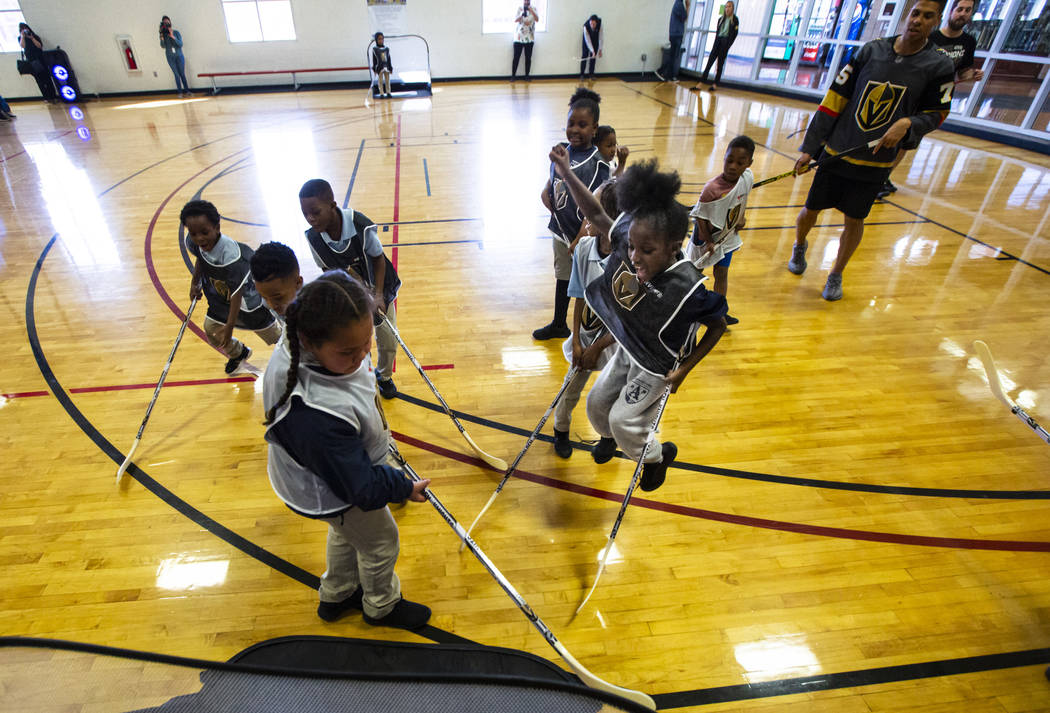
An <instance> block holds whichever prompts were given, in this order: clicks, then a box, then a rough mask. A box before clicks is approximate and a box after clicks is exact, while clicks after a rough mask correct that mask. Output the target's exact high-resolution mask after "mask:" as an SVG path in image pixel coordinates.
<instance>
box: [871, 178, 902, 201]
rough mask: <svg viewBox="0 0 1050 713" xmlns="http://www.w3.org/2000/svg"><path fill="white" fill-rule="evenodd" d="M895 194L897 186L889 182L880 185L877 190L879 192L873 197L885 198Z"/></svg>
mask: <svg viewBox="0 0 1050 713" xmlns="http://www.w3.org/2000/svg"><path fill="white" fill-rule="evenodd" d="M896 192H897V186H895V185H893V184H892V183H890V182H889V181H886V182H885V183H883V184H882V188H880V189H879V192H878V193H876V194H875V197H876V198H885V197H886V196H888V195H889V194H891V193H896Z"/></svg>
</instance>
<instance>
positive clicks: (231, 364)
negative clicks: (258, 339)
mask: <svg viewBox="0 0 1050 713" xmlns="http://www.w3.org/2000/svg"><path fill="white" fill-rule="evenodd" d="M251 355H252V350H251V349H249V348H248V345H247V344H242V345H241V354H240V356H235V357H233V358H232V359H230V360H229V361H227V362H226V373H227V374H232V373H233V372H235V371H237V367H239V366H240V365H241V362H242V361H244V360H245V359H247V358H248V357H250V356H251Z"/></svg>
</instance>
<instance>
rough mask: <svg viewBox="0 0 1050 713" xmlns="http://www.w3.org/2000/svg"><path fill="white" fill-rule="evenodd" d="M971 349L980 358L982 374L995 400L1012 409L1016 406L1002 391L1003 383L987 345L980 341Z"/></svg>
mask: <svg viewBox="0 0 1050 713" xmlns="http://www.w3.org/2000/svg"><path fill="white" fill-rule="evenodd" d="M973 348H974V350H975V351H976V352H977V356H978V357H980V359H981V363H982V364H983V365H984V373H985V374H986V375H987V377H988V386H989V387H990V388H991V390H992V393H993V394H995V398H997V399H999V400H1000V401H1002V402H1003V403H1004V404H1006V405H1007V406H1009V407H1010V408H1011V409H1013V408H1014V407H1015V406H1016V404H1014V402H1013V401H1011V400H1010V397H1009V396H1007V395H1006V392H1005V391H1003V382H1002V381H1000V380H999V369H997V368H996V366H995V359H993V358H992V350H991V349H989V348H988V345H987V344H985V343H984V342H982V341H981V340H980V339H978V340H977V341H975V342H974V343H973Z"/></svg>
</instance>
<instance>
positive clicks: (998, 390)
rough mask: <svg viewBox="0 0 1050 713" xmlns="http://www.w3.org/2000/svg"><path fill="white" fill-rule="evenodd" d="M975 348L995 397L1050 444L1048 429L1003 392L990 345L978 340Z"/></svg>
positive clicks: (974, 344)
mask: <svg viewBox="0 0 1050 713" xmlns="http://www.w3.org/2000/svg"><path fill="white" fill-rule="evenodd" d="M973 348H974V349H975V350H976V351H977V356H979V357H980V358H981V363H982V364H984V371H985V373H986V374H987V375H988V386H989V387H991V389H992V393H993V394H995V397H996V398H997V399H999V400H1000V401H1002V402H1003V403H1004V404H1006V405H1007V406H1008V407H1009V408H1010V413H1012V414H1014V415H1015V416H1017V418H1019V419H1021V420H1022V421H1024V422H1025V424H1026V425H1027V426H1028V427H1029V428H1031V429H1032V430H1033V431H1035V434H1036V435H1037V436H1039V437H1040V438H1042V439H1043V440H1044V441H1045V442H1046V443H1050V433H1047V431H1046V429H1045V428H1043V427H1042V426H1040V425H1039V424H1038V423H1036V420H1035V419H1034V418H1032V417H1031V416H1029V415H1028V414H1027V413H1025V412H1024V409H1022V408H1021V407H1020V406H1018V405H1017V404H1015V403H1014V402H1013V401H1011V400H1010V397H1009V396H1007V395H1006V392H1005V391H1003V384H1002V381H1000V380H999V370H998V369H996V367H995V360H994V359H992V351H991V350H990V349H989V348H988V345H987V344H985V343H984V342H982V341H980V340H977V341H976V342H974V343H973Z"/></svg>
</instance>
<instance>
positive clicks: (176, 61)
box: [160, 15, 192, 97]
mask: <svg viewBox="0 0 1050 713" xmlns="http://www.w3.org/2000/svg"><path fill="white" fill-rule="evenodd" d="M160 46H161V47H163V48H164V56H165V57H166V58H167V59H168V66H169V67H171V72H172V74H174V75H175V88H176V89H177V90H178V92H179V96H180V97H181V96H182V93H183V92H186V93H187V94H191V93H192V92H190V85H189V82H187V81H186V57H185V56H184V55H183V54H182V35H181V34H180V33H179V31H178V30H173V29H172V28H171V18H170V17H168V16H167V15H165V16H164V17H162V18H160Z"/></svg>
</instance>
